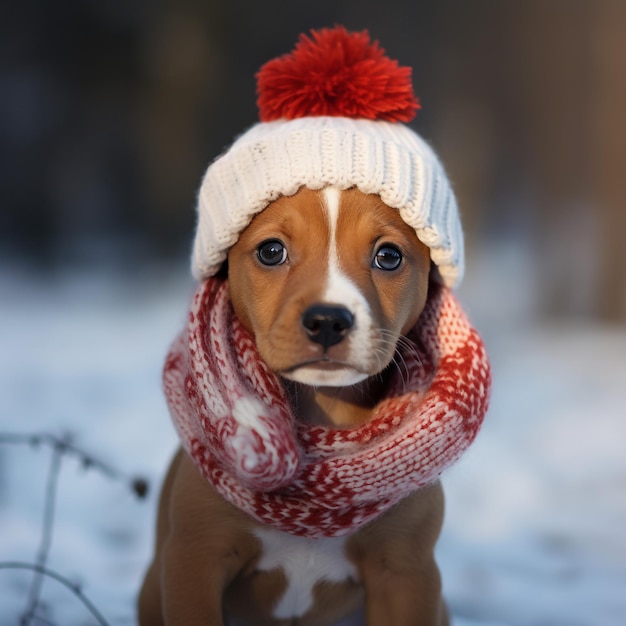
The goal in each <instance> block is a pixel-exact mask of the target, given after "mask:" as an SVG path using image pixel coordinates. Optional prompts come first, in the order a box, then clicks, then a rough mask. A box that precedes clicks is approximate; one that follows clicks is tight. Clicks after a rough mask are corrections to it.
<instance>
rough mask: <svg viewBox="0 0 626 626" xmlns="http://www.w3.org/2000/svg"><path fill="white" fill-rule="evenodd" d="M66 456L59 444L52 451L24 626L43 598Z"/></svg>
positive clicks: (22, 619)
mask: <svg viewBox="0 0 626 626" xmlns="http://www.w3.org/2000/svg"><path fill="white" fill-rule="evenodd" d="M64 454H65V445H64V444H63V443H62V442H60V441H59V442H57V443H56V445H55V446H54V449H53V451H52V457H51V459H50V467H49V469H48V479H47V484H46V492H45V504H44V512H43V527H42V532H41V541H40V544H39V550H38V551H37V559H36V562H35V565H36V568H35V569H34V570H33V571H34V575H33V580H32V583H31V585H30V591H29V594H28V596H29V597H28V604H27V605H26V609H25V610H24V613H23V615H22V618H21V620H20V624H22V626H30V623H31V621H32V620H33V618H34V617H35V611H36V610H37V606H38V605H39V600H40V598H41V589H42V587H43V578H44V575H43V571H42V570H44V569H45V567H46V563H47V562H48V555H49V553H50V547H51V545H52V533H53V529H54V512H55V504H56V494H57V487H58V484H59V472H60V470H61V461H62V460H63V455H64Z"/></svg>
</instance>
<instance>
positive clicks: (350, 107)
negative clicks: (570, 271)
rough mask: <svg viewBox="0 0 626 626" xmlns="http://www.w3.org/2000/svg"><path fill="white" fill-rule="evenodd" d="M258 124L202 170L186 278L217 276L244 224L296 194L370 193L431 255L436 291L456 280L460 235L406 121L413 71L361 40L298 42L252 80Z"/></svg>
mask: <svg viewBox="0 0 626 626" xmlns="http://www.w3.org/2000/svg"><path fill="white" fill-rule="evenodd" d="M257 77H258V81H259V84H258V91H259V108H260V114H261V115H260V117H261V120H262V121H261V122H260V123H258V124H256V125H254V126H253V127H252V128H250V129H249V130H248V131H247V132H245V133H244V134H243V135H241V136H240V137H239V138H238V139H237V140H236V141H235V143H234V144H233V145H232V146H231V147H230V149H229V150H228V151H227V152H226V153H225V154H223V155H222V156H220V157H219V158H218V159H217V160H216V161H214V162H213V163H212V164H211V165H210V166H209V168H208V170H207V172H206V174H205V176H204V179H203V181H202V185H201V187H200V192H199V197H198V227H197V232H196V237H195V241H194V249H193V260H192V269H193V273H194V276H195V277H196V278H198V279H204V278H207V277H208V276H212V275H213V274H215V273H216V272H217V271H218V270H219V269H220V267H221V266H222V264H223V262H224V260H225V259H226V257H227V254H228V250H229V249H230V248H231V246H233V245H234V244H235V243H236V241H237V239H238V238H239V235H240V233H241V232H242V231H243V230H244V229H245V228H246V226H247V225H248V224H249V223H250V221H251V220H252V218H253V217H254V216H255V215H256V214H257V213H259V212H261V211H262V210H263V209H264V208H265V207H266V206H267V205H268V204H269V203H270V202H272V201H273V200H276V199H277V198H278V197H279V196H289V195H293V194H294V193H296V192H297V191H298V189H300V188H301V187H303V186H304V187H307V188H309V189H322V188H323V187H326V186H330V185H332V186H335V187H338V188H340V189H347V188H349V187H357V188H358V189H359V190H360V191H362V192H363V193H376V194H378V195H379V196H380V197H381V199H382V201H383V202H384V203H385V204H387V205H389V206H390V207H393V208H396V209H398V211H399V213H400V216H401V217H402V219H403V220H404V221H405V222H406V223H407V224H408V225H410V226H411V227H413V228H414V229H415V232H416V233H417V236H418V238H419V239H420V240H421V241H422V242H423V243H424V244H426V245H427V246H428V247H429V248H430V254H431V259H432V261H433V262H434V263H435V265H436V266H437V268H438V272H439V278H440V280H441V282H443V283H444V284H445V285H447V286H449V287H453V286H455V285H458V283H459V282H460V280H461V277H462V274H463V233H462V230H461V223H460V220H459V215H458V211H457V206H456V200H455V198H454V194H453V192H452V189H451V187H450V183H449V181H448V178H447V177H446V174H445V171H444V169H443V167H442V166H441V163H440V162H439V160H438V159H437V157H436V156H435V154H434V152H433V151H432V149H431V148H430V146H428V144H427V143H426V142H425V141H424V140H423V139H422V138H421V137H419V135H417V134H416V133H415V132H414V131H412V130H411V129H410V128H409V127H408V126H406V125H405V124H403V123H402V122H403V121H409V120H410V119H412V117H413V116H414V113H415V110H416V109H417V108H418V106H419V105H418V103H417V100H415V98H414V96H413V91H412V88H411V84H410V69H409V68H403V67H398V65H397V63H396V62H395V61H392V60H390V59H388V58H387V57H385V56H384V51H383V50H382V49H381V48H379V47H378V44H377V43H376V42H374V43H373V44H371V43H370V42H369V36H368V35H367V33H366V32H363V33H348V32H347V31H346V30H345V29H343V28H341V27H336V28H334V29H330V30H322V31H319V32H315V31H312V39H309V38H308V37H306V36H304V35H302V36H301V38H300V41H299V43H298V45H297V46H296V49H295V51H294V52H293V53H292V54H291V55H287V56H285V57H280V58H279V59H274V60H273V61H270V62H269V63H267V64H266V65H265V66H264V67H263V68H262V69H261V71H260V72H259V74H258V76H257Z"/></svg>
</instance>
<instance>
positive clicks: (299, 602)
mask: <svg viewBox="0 0 626 626" xmlns="http://www.w3.org/2000/svg"><path fill="white" fill-rule="evenodd" d="M254 534H255V536H256V537H257V538H258V539H259V541H261V543H262V544H263V556H262V557H261V559H260V561H259V564H258V566H257V569H259V570H261V571H269V570H274V569H278V568H282V570H283V571H284V572H285V577H286V578H287V588H286V589H285V593H284V594H283V596H282V598H281V599H280V601H279V602H278V604H277V605H276V607H275V608H274V617H275V618H277V619H288V618H292V617H301V616H302V615H304V614H305V613H306V612H307V611H308V610H309V609H310V608H311V606H312V605H313V588H314V587H315V585H316V583H318V582H320V581H322V580H326V581H329V582H343V581H344V580H346V579H348V578H353V579H355V580H356V578H357V571H356V568H355V567H354V565H353V564H352V563H351V562H350V561H349V560H348V559H347V558H346V556H345V553H344V544H345V538H344V537H331V538H328V539H308V538H306V537H297V536H295V535H290V534H288V533H284V532H281V531H279V530H274V529H273V528H258V529H256V530H255V531H254Z"/></svg>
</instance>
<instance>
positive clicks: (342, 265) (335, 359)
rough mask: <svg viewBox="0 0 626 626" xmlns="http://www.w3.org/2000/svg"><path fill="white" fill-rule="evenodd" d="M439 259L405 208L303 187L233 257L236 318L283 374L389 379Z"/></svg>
mask: <svg viewBox="0 0 626 626" xmlns="http://www.w3.org/2000/svg"><path fill="white" fill-rule="evenodd" d="M429 270H430V255H429V249H428V247H427V246H426V245H424V244H423V243H421V242H420V241H419V239H418V238H417V235H416V234H415V231H414V230H413V229H412V228H411V227H410V226H408V225H407V224H406V223H405V222H404V221H403V220H402V218H401V217H400V215H399V213H398V211H397V210H396V209H392V208H390V207H388V206H387V205H385V204H384V203H383V202H382V200H381V199H380V197H379V196H378V195H376V194H369V195H366V194H364V193H362V192H360V191H358V190H357V189H354V188H353V189H349V190H346V191H340V190H338V189H335V188H332V187H328V188H326V189H323V190H321V191H311V190H309V189H306V188H302V189H300V191H299V192H298V193H296V194H295V195H293V196H282V197H280V198H279V199H278V200H276V201H275V202H273V203H271V204H270V205H269V206H268V207H267V208H265V209H264V210H263V211H262V212H261V213H259V214H258V215H257V216H256V217H255V218H254V219H253V220H252V222H251V223H250V225H249V226H248V227H247V228H246V229H245V230H244V232H243V233H242V234H241V236H240V238H239V240H238V242H237V243H236V244H235V245H234V246H233V248H231V250H230V252H229V255H228V279H229V284H230V291H231V298H232V302H233V306H234V309H235V312H236V314H237V315H238V317H239V318H240V320H241V322H242V323H243V325H244V326H245V327H246V328H247V329H248V330H249V331H250V332H251V333H252V334H253V335H254V337H255V340H256V343H257V346H258V349H259V352H260V355H261V357H262V358H263V360H264V361H265V362H266V363H267V365H268V366H269V367H270V369H272V370H273V371H275V372H276V373H278V374H280V375H282V376H283V377H285V378H288V379H291V380H294V381H296V382H300V383H304V384H308V385H315V386H345V385H352V384H355V383H358V382H360V381H362V380H364V379H366V378H368V377H370V376H373V375H375V374H378V373H379V372H381V371H382V370H383V369H384V368H385V367H386V366H387V365H388V364H389V363H390V362H391V360H392V359H393V356H394V352H395V349H396V344H397V342H398V340H399V338H400V337H401V336H402V335H403V334H405V333H406V332H408V330H409V329H410V328H411V327H412V326H414V325H415V323H416V322H417V318H418V317H419V314H420V313H421V311H422V309H423V308H424V304H425V303H426V298H427V292H428V276H429Z"/></svg>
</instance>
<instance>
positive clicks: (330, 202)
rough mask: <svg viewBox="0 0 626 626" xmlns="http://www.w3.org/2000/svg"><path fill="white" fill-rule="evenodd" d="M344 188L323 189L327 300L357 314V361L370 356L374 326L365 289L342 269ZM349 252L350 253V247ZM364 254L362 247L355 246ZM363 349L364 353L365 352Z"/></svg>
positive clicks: (353, 344)
mask: <svg viewBox="0 0 626 626" xmlns="http://www.w3.org/2000/svg"><path fill="white" fill-rule="evenodd" d="M341 194H342V191H341V190H340V189H337V188H336V187H326V188H325V189H323V191H322V198H323V200H324V209H325V212H326V217H327V219H328V227H329V233H330V235H329V243H328V274H327V277H326V290H325V292H324V295H323V301H324V302H326V303H329V304H339V305H343V306H345V307H346V308H347V309H349V310H350V312H351V313H352V314H353V315H354V322H355V323H354V328H353V330H352V335H354V336H353V337H352V341H351V349H350V355H351V358H352V360H353V362H355V363H358V362H361V363H362V362H364V360H363V359H365V360H367V358H368V352H369V350H370V349H371V346H370V342H369V340H368V339H369V333H370V330H371V326H372V314H371V309H370V306H369V303H368V301H367V300H366V298H365V296H364V295H363V294H362V293H361V291H360V290H359V288H358V287H357V285H356V284H355V283H354V282H353V281H352V280H351V278H350V276H348V275H347V274H346V273H345V272H344V271H342V269H341V264H340V259H339V249H338V244H337V240H338V230H337V229H338V224H339V213H340V211H341ZM345 253H348V254H349V253H350V250H346V251H345ZM355 253H356V254H360V251H359V250H355ZM361 353H362V354H361Z"/></svg>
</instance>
